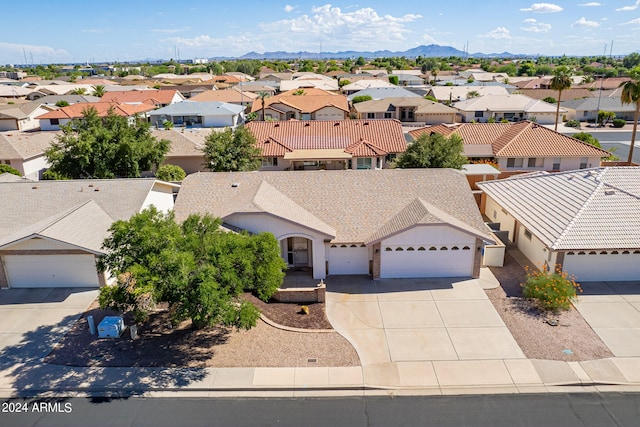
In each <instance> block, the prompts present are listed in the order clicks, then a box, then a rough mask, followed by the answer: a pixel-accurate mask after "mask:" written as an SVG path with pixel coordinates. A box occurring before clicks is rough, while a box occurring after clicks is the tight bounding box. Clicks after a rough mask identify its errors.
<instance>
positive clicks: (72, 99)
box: [37, 95, 100, 105]
mask: <svg viewBox="0 0 640 427" xmlns="http://www.w3.org/2000/svg"><path fill="white" fill-rule="evenodd" d="M61 101H64V102H68V103H69V104H77V103H79V102H85V103H86V102H100V98H99V97H97V96H91V95H47V96H43V97H42V98H38V101H37V102H39V103H40V104H44V105H56V104H57V103H58V102H61Z"/></svg>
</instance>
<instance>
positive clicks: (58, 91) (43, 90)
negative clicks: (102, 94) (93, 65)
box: [27, 82, 94, 101]
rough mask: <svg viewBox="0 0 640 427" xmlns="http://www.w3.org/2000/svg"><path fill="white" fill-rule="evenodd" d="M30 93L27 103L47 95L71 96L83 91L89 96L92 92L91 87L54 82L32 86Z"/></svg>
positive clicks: (92, 88)
mask: <svg viewBox="0 0 640 427" xmlns="http://www.w3.org/2000/svg"><path fill="white" fill-rule="evenodd" d="M31 89H32V90H31V93H30V94H29V95H27V99H28V100H29V101H35V100H37V99H40V98H42V97H44V96H47V95H72V94H73V92H77V91H84V93H85V94H87V95H91V94H92V93H93V90H94V86H93V85H88V84H75V83H68V82H55V83H51V84H39V85H34V86H33V87H32V88H31Z"/></svg>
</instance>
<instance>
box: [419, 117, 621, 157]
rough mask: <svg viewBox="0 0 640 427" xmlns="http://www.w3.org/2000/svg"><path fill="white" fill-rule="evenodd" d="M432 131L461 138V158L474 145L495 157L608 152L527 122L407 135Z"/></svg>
mask: <svg viewBox="0 0 640 427" xmlns="http://www.w3.org/2000/svg"><path fill="white" fill-rule="evenodd" d="M431 132H436V133H440V134H442V135H445V136H449V135H451V134H452V133H456V134H458V135H460V136H461V137H462V140H463V143H464V150H465V155H467V156H472V152H477V150H478V149H477V147H474V146H478V145H484V146H486V147H487V152H488V148H489V146H490V147H491V151H492V152H493V155H494V156H495V157H607V156H609V153H608V152H606V151H604V150H601V149H599V148H596V147H594V146H592V145H590V144H587V143H585V142H582V141H580V140H577V139H575V138H572V137H570V136H567V135H563V134H561V133H559V132H555V131H553V130H551V129H549V128H546V127H544V126H540V125H538V124H536V123H534V122H530V121H527V120H524V121H521V122H517V123H463V124H460V125H458V126H445V125H438V126H430V127H425V128H421V129H416V130H412V131H410V132H409V135H411V137H413V138H414V139H415V138H418V137H419V136H420V135H421V134H423V133H431Z"/></svg>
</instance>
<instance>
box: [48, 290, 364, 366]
mask: <svg viewBox="0 0 640 427" xmlns="http://www.w3.org/2000/svg"><path fill="white" fill-rule="evenodd" d="M262 304H265V303H262ZM265 305H266V306H269V304H265ZM278 305H279V306H280V305H284V306H291V307H286V308H287V310H283V311H284V312H285V313H284V314H282V315H280V316H279V318H278V319H272V320H274V321H276V322H277V323H280V322H284V323H287V322H288V323H289V325H288V326H293V327H297V328H304V327H305V326H314V325H315V327H316V329H318V328H326V327H327V324H328V321H327V320H326V317H325V315H324V304H322V305H317V304H313V305H311V306H310V307H309V308H310V309H311V310H310V314H309V315H299V314H297V311H299V310H300V308H299V306H298V305H297V304H278ZM259 308H260V309H262V307H260V306H259ZM281 309H283V307H281ZM270 310H271V311H276V309H275V308H271V309H270ZM116 314H117V313H115V312H112V311H109V310H101V309H100V308H99V307H98V305H97V302H94V303H93V304H92V306H91V307H89V309H88V310H87V311H86V312H85V314H84V315H83V316H82V317H81V318H80V319H79V320H78V321H77V322H76V323H75V325H74V326H73V327H72V328H71V330H70V331H69V333H67V335H65V337H64V338H63V339H62V340H61V341H60V343H58V345H56V347H55V348H54V349H53V351H52V352H51V353H50V354H49V355H48V356H47V357H46V358H45V362H47V363H52V364H58V365H68V366H101V367H200V368H201V367H298V366H308V367H313V366H322V367H327V366H358V365H360V359H359V358H358V355H357V353H356V351H355V349H354V348H353V346H352V345H351V344H350V343H349V342H348V341H347V340H346V339H345V338H343V337H342V336H341V335H339V334H338V333H337V332H329V333H327V332H325V333H321V332H309V333H299V332H289V331H283V330H280V329H277V328H274V327H271V326H269V325H267V324H266V323H264V322H262V321H261V320H259V321H258V324H257V325H256V327H254V328H253V329H251V330H249V331H236V330H234V329H232V328H224V327H213V328H205V329H201V330H194V329H192V328H191V323H190V322H188V321H187V322H183V323H182V324H180V325H178V326H177V327H172V326H171V322H170V321H169V314H168V312H166V311H160V312H158V313H154V314H152V315H151V316H150V318H149V321H148V322H146V323H144V324H143V325H141V326H139V327H138V338H137V339H135V340H131V338H130V332H129V329H127V330H126V331H125V333H124V334H123V335H122V336H121V337H120V338H104V339H99V338H97V336H95V335H91V334H90V333H89V326H88V323H87V316H93V318H94V320H95V322H96V325H97V324H98V323H99V322H100V321H101V320H102V319H103V318H104V317H105V316H112V315H116ZM287 319H288V320H287ZM125 320H126V323H127V324H131V320H130V319H125ZM294 320H301V322H298V323H296V322H295V321H294ZM324 322H326V323H324ZM328 328H330V325H329V326H328Z"/></svg>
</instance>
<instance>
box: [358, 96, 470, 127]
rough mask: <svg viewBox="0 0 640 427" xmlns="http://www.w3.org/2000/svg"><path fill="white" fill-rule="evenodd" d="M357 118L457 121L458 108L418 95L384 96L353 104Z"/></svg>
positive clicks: (438, 121)
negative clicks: (406, 96)
mask: <svg viewBox="0 0 640 427" xmlns="http://www.w3.org/2000/svg"><path fill="white" fill-rule="evenodd" d="M352 109H353V111H354V113H355V115H356V117H357V118H359V119H397V120H400V121H401V122H420V123H425V124H438V123H455V122H458V121H459V119H458V110H456V109H455V108H451V107H447V106H446V105H444V104H440V103H438V102H433V101H430V100H428V99H424V98H420V97H408V98H385V99H380V100H376V101H374V100H371V101H363V102H358V103H356V104H353V107H352Z"/></svg>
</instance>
